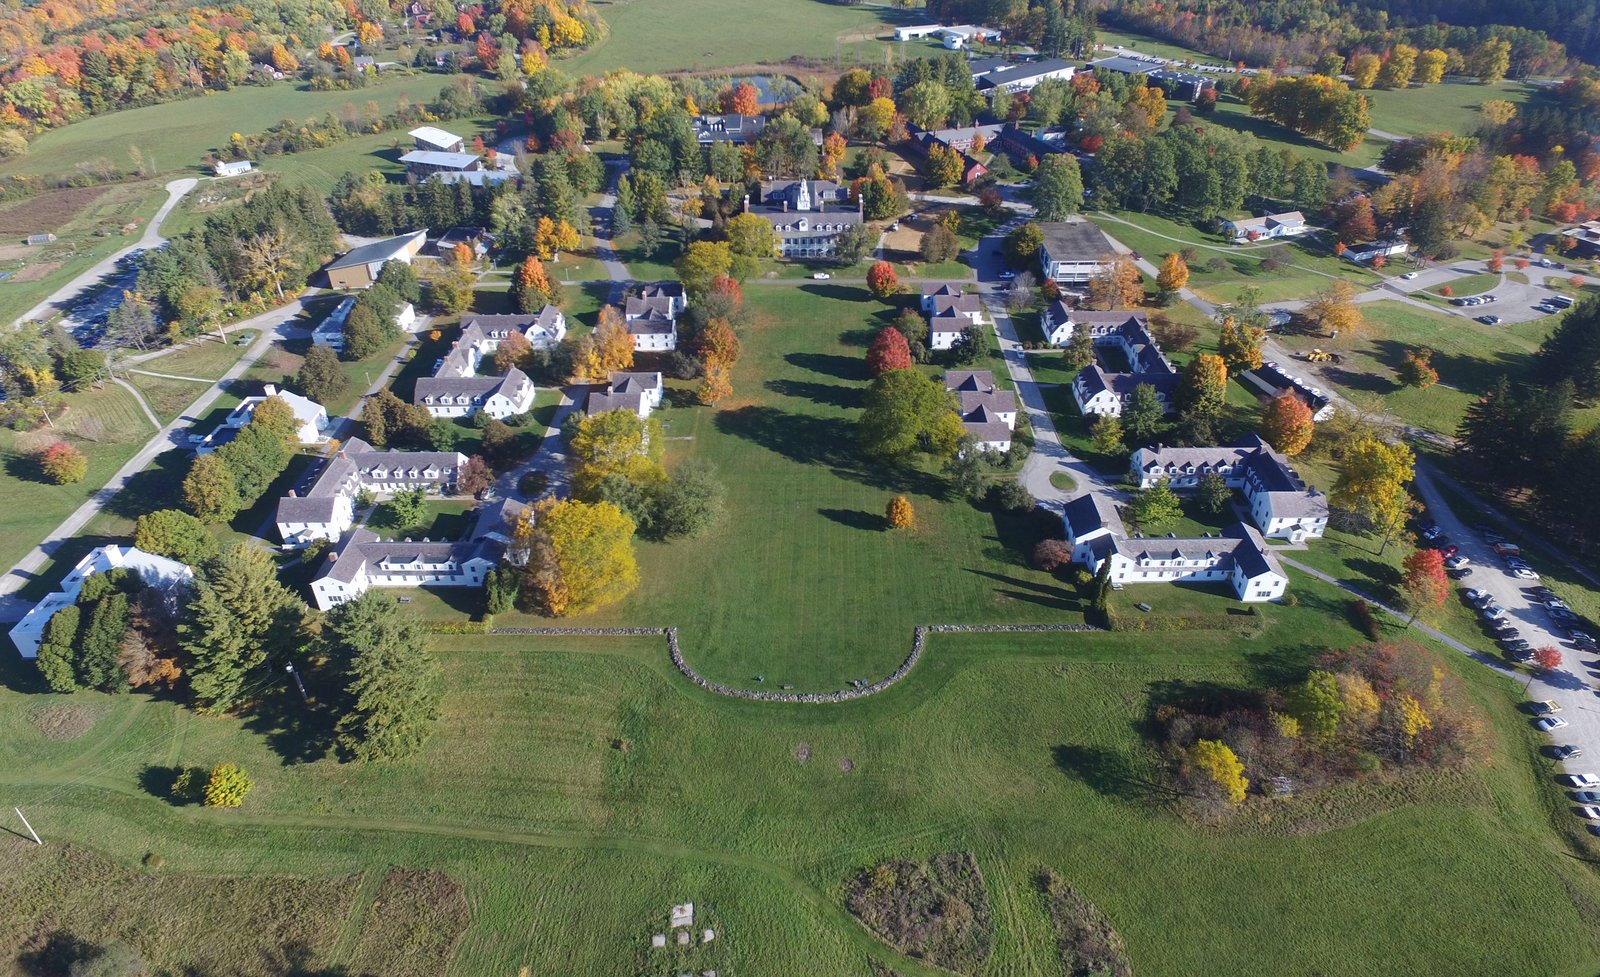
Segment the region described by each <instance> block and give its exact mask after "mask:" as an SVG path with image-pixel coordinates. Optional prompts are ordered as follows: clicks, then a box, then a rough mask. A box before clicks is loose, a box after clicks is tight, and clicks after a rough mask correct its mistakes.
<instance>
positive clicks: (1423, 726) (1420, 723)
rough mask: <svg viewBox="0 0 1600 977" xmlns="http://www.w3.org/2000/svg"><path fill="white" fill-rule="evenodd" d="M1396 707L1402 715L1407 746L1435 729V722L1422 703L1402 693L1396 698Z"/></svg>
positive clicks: (1401, 723) (1401, 719) (1402, 730)
mask: <svg viewBox="0 0 1600 977" xmlns="http://www.w3.org/2000/svg"><path fill="white" fill-rule="evenodd" d="M1394 707H1395V709H1396V710H1398V711H1399V713H1400V731H1401V732H1402V733H1404V734H1405V737H1406V745H1407V746H1410V745H1411V744H1412V743H1414V742H1415V741H1416V739H1417V737H1418V736H1421V735H1422V734H1423V733H1425V732H1427V731H1428V730H1430V729H1432V728H1433V720H1432V719H1431V718H1429V716H1428V713H1427V711H1426V710H1424V709H1423V708H1422V703H1420V702H1418V701H1417V700H1416V699H1415V698H1413V697H1412V696H1410V695H1407V694H1406V693H1404V692H1402V693H1400V694H1399V695H1397V696H1395V699H1394Z"/></svg>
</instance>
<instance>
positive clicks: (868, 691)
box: [489, 624, 1105, 703]
mask: <svg viewBox="0 0 1600 977" xmlns="http://www.w3.org/2000/svg"><path fill="white" fill-rule="evenodd" d="M1104 630H1105V628H1102V627H1097V626H1096V625H1093V624H928V625H918V626H917V628H916V629H915V630H914V631H913V632H912V636H911V653H910V654H908V655H906V657H905V661H902V662H901V663H900V667H899V668H897V669H895V670H894V671H893V672H891V673H890V674H889V675H888V676H887V677H885V678H882V679H879V680H878V681H876V682H873V683H872V684H871V685H863V686H861V687H860V688H858V689H840V690H839V691H837V692H769V691H767V690H765V689H736V688H733V687H732V686H727V685H723V684H722V683H720V682H713V681H711V680H710V679H708V678H705V677H704V676H702V675H701V674H700V673H699V672H696V671H695V670H694V669H693V668H692V667H690V665H689V663H688V662H686V661H684V658H683V651H682V649H680V648H679V646H678V629H677V628H493V629H491V630H490V631H489V633H490V634H525V635H537V636H548V637H558V636H561V635H569V636H584V635H591V636H593V635H598V636H611V637H646V636H649V635H653V634H665V635H666V636H667V653H668V654H669V655H670V656H671V658H672V664H673V667H675V668H677V670H678V671H679V672H682V673H683V677H684V678H686V679H688V680H689V681H691V682H693V683H694V684H695V685H698V686H699V687H700V688H702V689H705V690H706V691H707V692H710V693H713V694H715V695H725V696H728V697H730V698H734V699H752V700H755V701H757V702H803V703H833V702H849V701H850V700H852V699H864V698H866V697H867V696H869V695H877V694H878V693H879V692H882V691H884V690H885V689H888V688H890V687H892V686H893V685H895V683H897V682H899V681H900V680H901V679H903V678H905V677H906V676H907V675H908V674H910V672H911V669H912V668H914V667H915V666H916V664H917V661H918V659H920V658H921V657H922V649H923V647H924V645H925V644H926V641H927V637H928V633H929V632H934V633H937V634H977V633H1008V632H1014V633H1023V632H1036V631H1104Z"/></svg>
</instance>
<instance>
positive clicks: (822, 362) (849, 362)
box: [783, 353, 872, 381]
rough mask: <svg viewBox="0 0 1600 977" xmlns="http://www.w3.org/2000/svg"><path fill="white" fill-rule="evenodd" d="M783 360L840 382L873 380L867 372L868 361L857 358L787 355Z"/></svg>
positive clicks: (826, 354)
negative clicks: (835, 378) (836, 378)
mask: <svg viewBox="0 0 1600 977" xmlns="http://www.w3.org/2000/svg"><path fill="white" fill-rule="evenodd" d="M783 359H784V362H786V363H789V364H791V365H793V366H798V367H800V368H801V369H802V370H810V371H811V372H812V373H820V374H822V375H823V376H828V377H838V378H839V379H840V380H860V381H865V380H871V379H872V375H871V374H870V373H868V372H867V361H866V360H865V359H862V358H860V357H856V356H840V355H839V354H838V353H785V354H784V357H783Z"/></svg>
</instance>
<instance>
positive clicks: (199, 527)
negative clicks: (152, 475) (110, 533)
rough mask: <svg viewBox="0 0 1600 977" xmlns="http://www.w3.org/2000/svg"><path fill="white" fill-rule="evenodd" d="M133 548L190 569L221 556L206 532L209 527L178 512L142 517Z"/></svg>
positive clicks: (158, 513) (162, 512)
mask: <svg viewBox="0 0 1600 977" xmlns="http://www.w3.org/2000/svg"><path fill="white" fill-rule="evenodd" d="M133 545H134V546H137V547H138V548H139V549H141V550H144V551H145V552H146V553H154V554H155V555H157V556H166V557H171V558H172V559H174V560H177V561H178V562H179V563H187V564H189V565H190V566H195V565H197V564H200V563H203V562H204V561H206V560H208V559H210V558H211V557H213V556H216V555H217V539H216V537H215V536H212V535H211V534H210V533H209V532H207V531H206V527H205V523H202V522H201V521H200V520H199V519H196V518H195V517H194V516H191V515H189V514H188V513H187V512H180V511H178V510H177V509H157V510H156V511H154V512H147V513H145V514H144V515H142V516H140V517H139V518H138V520H137V521H136V522H135V523H134V524H133Z"/></svg>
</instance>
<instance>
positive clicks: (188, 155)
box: [0, 74, 450, 176]
mask: <svg viewBox="0 0 1600 977" xmlns="http://www.w3.org/2000/svg"><path fill="white" fill-rule="evenodd" d="M449 81H450V79H449V76H447V75H442V74H389V75H386V76H384V78H383V80H382V81H379V82H375V83H374V84H372V85H369V86H367V87H366V88H359V89H354V90H351V91H337V92H313V91H308V90H306V89H304V88H303V87H302V86H301V85H300V84H298V83H290V82H280V83H278V84H275V85H271V86H267V87H257V86H250V87H245V88H236V89H234V90H232V91H227V92H214V93H208V94H206V95H202V96H199V97H196V98H191V99H184V100H182V101H177V102H167V103H164V104H161V105H151V106H148V107H145V108H138V109H128V110H127V111H123V112H113V113H110V114H108V115H101V116H96V117H94V118H91V119H86V120H84V121H83V122H78V123H74V124H72V125H69V126H63V127H62V128H60V129H52V130H50V131H49V132H46V133H44V134H42V135H40V136H39V138H38V139H36V140H34V142H33V144H32V145H31V146H30V147H29V149H28V154H27V155H26V156H21V157H17V158H16V159H12V160H7V161H6V162H5V163H4V164H0V174H13V173H16V174H33V175H40V176H49V175H54V174H56V173H58V172H59V171H60V168H61V166H62V161H63V160H69V161H72V162H74V163H87V162H95V161H100V160H105V161H108V162H109V163H110V164H111V165H112V166H113V167H115V168H117V169H119V170H130V169H131V168H132V167H133V159H132V156H131V155H130V151H131V150H132V149H134V148H137V150H138V151H139V154H140V155H141V157H142V158H143V162H144V166H145V172H147V173H149V174H151V175H158V174H165V173H175V172H179V171H190V172H196V171H198V169H199V165H200V157H201V155H203V154H204V153H205V152H207V151H208V150H211V149H215V148H217V147H220V146H223V145H226V144H227V141H228V136H229V135H230V134H231V133H235V132H242V133H251V132H259V131H260V130H262V129H265V128H267V127H268V126H271V125H273V124H274V123H276V122H278V121H279V120H281V119H297V120H299V119H310V118H314V117H317V116H320V115H323V114H324V113H327V112H337V111H338V110H339V109H340V108H341V107H342V106H344V105H345V104H346V103H350V104H353V105H355V106H357V107H359V106H362V105H365V104H366V103H367V102H369V101H371V102H376V103H377V104H378V106H379V108H380V109H381V110H382V111H384V112H388V111H391V110H393V109H394V107H395V106H396V105H397V104H398V103H399V101H400V99H401V98H402V97H403V98H407V99H410V100H411V101H412V102H423V101H428V100H430V99H432V98H433V97H434V96H435V95H437V94H438V93H439V89H440V88H443V87H444V86H445V85H447V84H448V83H449Z"/></svg>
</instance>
